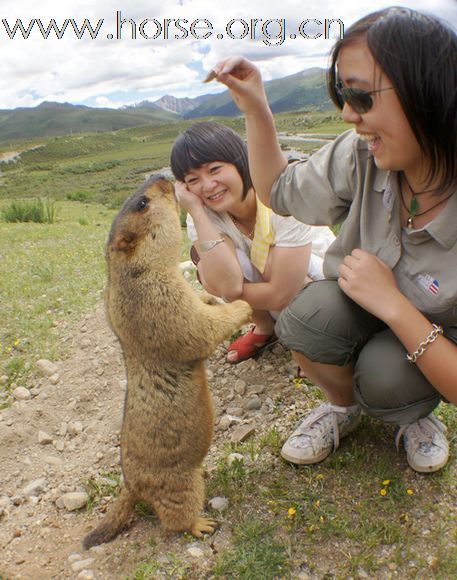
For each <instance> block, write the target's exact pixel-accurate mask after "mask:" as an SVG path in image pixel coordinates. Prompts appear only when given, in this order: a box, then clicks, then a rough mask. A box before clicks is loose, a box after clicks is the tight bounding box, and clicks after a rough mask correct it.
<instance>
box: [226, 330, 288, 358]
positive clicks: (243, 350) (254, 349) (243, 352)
mask: <svg viewBox="0 0 457 580" xmlns="http://www.w3.org/2000/svg"><path fill="white" fill-rule="evenodd" d="M276 341H277V338H276V336H275V335H274V334H254V328H253V329H251V330H250V331H249V332H247V333H246V334H243V336H240V337H239V338H237V339H236V340H234V341H233V342H232V344H230V345H229V347H228V352H232V351H236V352H237V353H238V358H237V359H236V360H233V361H232V360H229V359H227V362H229V363H230V364H237V363H239V362H241V361H243V360H247V359H248V358H252V357H255V356H256V355H258V354H260V353H261V352H262V350H263V349H264V348H265V347H266V346H269V345H270V344H273V343H275V342H276Z"/></svg>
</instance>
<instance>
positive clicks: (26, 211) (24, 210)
mask: <svg viewBox="0 0 457 580" xmlns="http://www.w3.org/2000/svg"><path fill="white" fill-rule="evenodd" d="M55 216H56V209H55V205H54V202H53V201H50V200H49V199H47V200H45V201H43V200H42V199H36V200H32V201H13V202H11V203H10V205H9V206H7V207H6V208H4V209H3V210H2V218H3V221H5V222H8V223H18V222H36V223H40V224H43V223H48V224H53V223H54V221H55Z"/></svg>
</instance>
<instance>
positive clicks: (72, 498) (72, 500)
mask: <svg viewBox="0 0 457 580" xmlns="http://www.w3.org/2000/svg"><path fill="white" fill-rule="evenodd" d="M60 499H61V503H63V505H64V506H65V508H66V509H67V510H68V511H69V512H72V511H75V510H79V509H81V508H82V507H84V506H85V505H86V504H87V502H88V500H89V496H88V495H87V493H85V492H82V491H73V492H70V493H66V494H64V495H63V496H62V497H61V498H60ZM59 503H60V502H59Z"/></svg>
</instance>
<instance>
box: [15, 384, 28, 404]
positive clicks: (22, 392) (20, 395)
mask: <svg viewBox="0 0 457 580" xmlns="http://www.w3.org/2000/svg"><path fill="white" fill-rule="evenodd" d="M31 396H32V395H31V393H30V391H29V390H28V389H26V388H25V387H16V388H15V389H14V391H13V397H14V398H15V399H17V400H18V401H27V400H28V399H30V398H31Z"/></svg>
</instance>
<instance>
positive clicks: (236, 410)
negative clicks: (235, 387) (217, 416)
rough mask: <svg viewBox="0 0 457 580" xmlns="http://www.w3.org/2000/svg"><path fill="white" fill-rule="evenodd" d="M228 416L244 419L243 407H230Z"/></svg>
mask: <svg viewBox="0 0 457 580" xmlns="http://www.w3.org/2000/svg"><path fill="white" fill-rule="evenodd" d="M227 415H232V416H233V417H242V416H243V415H244V409H242V408H241V407H228V408H227Z"/></svg>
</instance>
